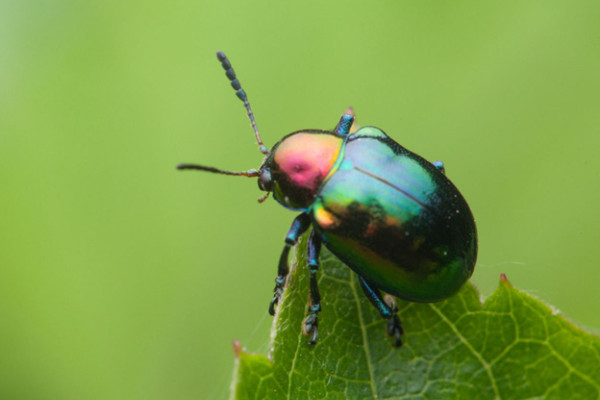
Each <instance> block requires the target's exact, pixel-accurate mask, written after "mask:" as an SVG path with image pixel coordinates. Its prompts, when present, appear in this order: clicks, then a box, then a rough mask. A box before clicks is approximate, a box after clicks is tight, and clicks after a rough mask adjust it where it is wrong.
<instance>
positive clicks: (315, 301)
mask: <svg viewBox="0 0 600 400" xmlns="http://www.w3.org/2000/svg"><path fill="white" fill-rule="evenodd" d="M320 251H321V238H320V237H319V235H317V234H315V231H314V229H313V230H312V231H311V232H310V238H309V239H308V269H309V271H310V305H309V307H308V311H309V312H310V314H308V317H306V319H305V320H304V326H303V327H302V329H303V331H304V334H305V335H310V334H311V333H312V337H311V339H310V340H309V341H308V344H315V343H317V327H318V326H319V316H318V314H319V312H320V311H321V295H320V294H319V286H318V284H317V272H318V271H319V253H320Z"/></svg>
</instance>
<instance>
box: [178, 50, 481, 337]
mask: <svg viewBox="0 0 600 400" xmlns="http://www.w3.org/2000/svg"><path fill="white" fill-rule="evenodd" d="M217 57H218V58H219V60H220V61H221V63H222V65H223V68H224V69H225V70H226V74H227V76H228V77H229V78H230V80H231V81H232V86H233V87H234V89H235V90H236V91H237V92H236V93H237V94H238V97H239V98H240V99H241V100H242V101H243V102H244V104H245V105H246V109H247V111H248V115H249V117H250V120H251V121H252V125H253V128H254V130H255V134H256V137H257V141H258V143H259V146H260V150H261V151H262V152H263V153H264V154H265V155H266V157H265V159H264V161H263V163H262V165H261V166H260V168H259V169H258V170H249V171H245V172H229V171H223V170H219V169H216V168H212V167H205V166H199V165H191V164H184V165H180V166H179V167H178V168H180V169H200V170H205V171H209V172H216V173H223V174H228V175H243V176H248V177H258V183H259V187H260V189H261V190H264V191H266V192H267V195H268V193H269V192H273V194H274V198H275V200H277V201H278V202H279V203H280V204H282V205H283V206H284V207H286V208H288V209H291V210H295V211H299V212H300V214H299V215H298V216H297V217H296V218H295V219H294V222H293V223H292V227H291V228H290V231H289V232H288V234H287V235H286V239H285V247H284V249H283V252H282V254H281V257H280V262H279V267H278V276H277V278H276V279H275V282H276V286H275V290H274V292H275V294H274V296H273V299H272V301H271V304H270V307H269V311H270V313H271V314H274V313H275V306H276V305H277V303H278V301H279V298H280V297H281V295H282V293H283V288H284V286H285V281H286V277H287V274H288V271H289V267H288V254H289V250H290V248H291V246H293V245H294V244H295V243H296V242H297V240H298V238H299V237H300V235H302V234H303V233H304V232H305V231H306V230H307V229H308V228H309V227H311V226H312V227H313V229H312V230H311V232H310V238H309V242H308V260H309V261H308V269H309V271H310V297H309V300H310V305H309V314H308V316H307V318H306V320H305V321H304V325H303V329H304V332H305V333H306V334H309V335H311V339H310V341H309V344H314V343H316V340H317V331H318V329H317V328H318V321H319V320H318V313H319V311H320V310H321V304H320V294H319V289H318V285H317V278H316V276H317V272H318V269H319V251H320V248H321V244H324V245H325V246H326V247H327V248H328V249H329V250H330V251H331V252H332V253H333V254H335V255H336V256H337V257H338V258H339V259H340V260H341V261H343V262H344V263H345V264H346V265H348V267H350V268H351V269H352V270H354V271H355V272H356V273H357V274H358V276H359V282H360V283H361V286H362V288H363V291H364V293H365V295H366V296H367V298H368V299H369V300H370V301H371V303H372V304H373V305H374V306H375V307H376V308H377V310H378V311H379V312H380V314H381V316H382V317H383V318H385V319H386V320H388V328H387V332H388V334H389V335H391V336H393V337H394V339H395V340H394V345H395V346H400V345H401V344H402V340H401V335H402V333H403V330H402V327H401V324H400V319H399V318H398V316H397V309H396V306H395V302H394V301H393V299H392V298H391V297H389V296H385V297H384V296H383V295H382V293H381V291H384V292H386V293H388V294H392V295H394V296H397V297H400V298H402V299H405V300H409V301H414V302H435V301H439V300H443V299H445V298H447V297H449V296H451V295H452V294H454V293H456V291H458V290H459V289H460V287H461V286H462V285H463V284H464V283H465V282H466V281H467V280H468V279H469V277H470V276H471V274H472V273H473V269H474V266H475V261H476V257H477V232H476V227H475V222H474V219H473V216H472V214H471V211H470V209H469V206H468V205H467V203H466V201H465V199H464V198H463V196H462V195H461V194H460V192H459V191H458V189H457V188H456V187H455V186H454V185H453V184H452V182H450V180H449V179H448V178H447V177H446V176H445V171H444V167H443V164H442V163H441V162H435V163H430V162H428V161H426V160H425V159H423V158H422V157H420V156H419V155H417V154H415V153H412V152H410V151H408V150H407V149H405V148H404V147H402V146H401V145H399V144H398V143H396V142H395V141H394V140H393V139H391V138H390V137H389V136H388V135H387V134H386V133H384V132H383V131H382V130H381V129H379V128H375V127H363V128H360V129H358V130H357V131H356V132H351V128H352V125H353V122H354V114H353V112H352V111H351V110H350V109H349V110H348V111H347V112H346V113H344V114H343V115H342V117H341V119H340V121H339V123H338V125H337V126H336V128H335V129H333V130H331V131H328V130H302V131H298V132H294V133H291V134H289V135H287V136H285V137H284V138H283V139H281V140H280V141H279V142H277V143H276V144H275V146H273V148H272V149H271V150H270V151H269V150H268V149H267V148H266V146H264V145H263V144H262V141H261V140H260V136H259V134H258V129H257V128H256V123H255V122H254V116H253V114H252V111H251V109H250V105H249V103H248V100H247V96H246V94H245V92H244V91H243V90H242V89H241V85H240V84H239V81H237V79H236V77H235V73H234V72H233V69H232V68H231V64H230V63H229V60H228V59H227V57H226V56H225V55H224V54H223V53H221V52H219V53H217ZM265 198H266V196H265V197H263V198H261V199H260V200H259V201H263V200H264V199H265Z"/></svg>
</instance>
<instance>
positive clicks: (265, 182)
mask: <svg viewBox="0 0 600 400" xmlns="http://www.w3.org/2000/svg"><path fill="white" fill-rule="evenodd" d="M258 187H259V188H260V190H264V191H265V192H270V191H271V190H272V188H273V181H272V180H271V171H270V170H268V169H263V170H262V171H260V175H259V176H258Z"/></svg>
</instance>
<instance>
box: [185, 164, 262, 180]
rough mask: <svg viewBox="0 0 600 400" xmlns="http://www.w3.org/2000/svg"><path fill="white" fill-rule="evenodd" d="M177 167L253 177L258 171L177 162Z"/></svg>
mask: <svg viewBox="0 0 600 400" xmlns="http://www.w3.org/2000/svg"><path fill="white" fill-rule="evenodd" d="M177 169H196V170H200V171H206V172H212V173H215V174H222V175H234V176H247V177H248V178H254V177H256V176H258V171H257V170H255V169H249V170H248V171H241V172H234V171H225V170H222V169H218V168H213V167H207V166H204V165H198V164H179V165H178V166H177Z"/></svg>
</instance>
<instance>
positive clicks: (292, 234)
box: [269, 213, 310, 315]
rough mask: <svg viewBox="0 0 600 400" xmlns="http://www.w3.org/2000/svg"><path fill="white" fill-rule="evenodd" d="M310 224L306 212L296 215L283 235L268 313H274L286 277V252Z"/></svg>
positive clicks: (287, 269) (287, 268)
mask: <svg viewBox="0 0 600 400" xmlns="http://www.w3.org/2000/svg"><path fill="white" fill-rule="evenodd" d="M309 226H310V217H309V216H308V214H306V213H302V214H300V215H298V216H297V217H296V218H295V219H294V222H292V226H291V227H290V230H289V232H288V234H287V235H286V236H285V247H284V248H283V251H282V252H281V257H279V267H278V268H277V278H275V289H274V290H273V291H274V292H275V293H274V294H273V299H272V300H271V303H270V304H269V314H271V315H275V306H276V305H277V303H278V302H279V298H280V297H281V294H282V293H283V286H284V285H285V279H286V278H287V275H288V272H289V270H290V269H289V267H288V254H289V253H290V248H291V247H292V246H293V245H295V244H296V242H298V238H299V237H300V235H302V234H303V233H304V232H305V231H306V230H307V229H308V227H309Z"/></svg>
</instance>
